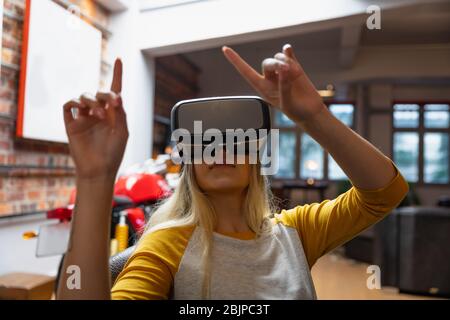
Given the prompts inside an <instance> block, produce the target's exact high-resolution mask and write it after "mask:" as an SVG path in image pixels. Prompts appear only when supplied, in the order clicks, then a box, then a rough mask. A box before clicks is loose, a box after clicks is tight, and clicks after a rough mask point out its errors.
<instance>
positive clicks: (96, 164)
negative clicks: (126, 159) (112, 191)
mask: <svg viewBox="0 0 450 320" xmlns="http://www.w3.org/2000/svg"><path fill="white" fill-rule="evenodd" d="M122 68H123V67H122V62H121V60H119V59H117V60H116V62H115V65H114V76H113V81H112V85H111V91H109V92H97V94H96V95H95V96H93V95H90V94H83V95H81V96H80V97H79V98H78V99H74V100H71V101H69V102H67V103H66V104H65V105H64V123H65V127H66V132H67V135H68V137H69V147H70V152H71V154H72V157H73V159H74V162H75V166H76V174H77V177H78V178H79V179H95V178H110V177H113V176H114V177H115V175H116V173H117V170H118V169H119V166H120V163H121V161H122V158H123V154H124V152H125V147H126V144H127V140H128V128H127V121H126V114H125V110H124V108H123V104H122V98H121V95H120V94H121V91H122ZM74 115H75V116H74Z"/></svg>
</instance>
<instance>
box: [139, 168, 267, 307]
mask: <svg viewBox="0 0 450 320" xmlns="http://www.w3.org/2000/svg"><path fill="white" fill-rule="evenodd" d="M273 212H274V208H273V204H272V193H271V191H270V188H269V183H268V181H267V178H266V176H263V175H261V174H260V165H259V164H254V165H250V177H249V185H248V187H247V194H246V197H245V204H244V215H245V218H246V221H247V224H248V226H249V228H250V229H251V230H252V231H253V232H254V233H255V234H256V237H257V238H258V237H260V236H262V235H265V234H268V233H271V231H272V224H271V223H270V217H271V215H272V213H273ZM182 226H199V227H201V241H202V245H203V248H204V249H203V254H202V264H203V268H204V269H203V270H204V279H203V286H202V296H203V298H204V299H208V298H209V297H210V280H211V252H212V249H213V248H212V247H213V241H212V239H213V232H214V229H215V226H216V213H215V211H214V208H213V206H212V204H211V202H210V201H209V199H208V196H207V194H205V193H204V192H203V191H202V190H201V189H200V187H199V185H198V183H197V180H196V178H195V173H194V167H193V165H191V164H187V165H185V166H184V168H183V170H182V173H181V178H180V183H179V185H178V186H177V188H176V189H175V191H174V193H173V194H172V195H171V196H170V197H168V198H167V199H166V200H164V201H163V202H162V203H161V204H160V205H159V206H158V207H157V209H156V210H155V211H154V213H153V214H152V216H151V218H150V220H149V222H148V224H147V226H146V228H145V232H144V233H151V232H154V231H157V230H161V229H167V228H173V227H182Z"/></svg>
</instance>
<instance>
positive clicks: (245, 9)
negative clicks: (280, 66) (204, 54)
mask: <svg viewBox="0 0 450 320" xmlns="http://www.w3.org/2000/svg"><path fill="white" fill-rule="evenodd" d="M419 2H422V3H423V1H415V0H389V1H386V0H381V1H380V0H379V1H376V4H378V5H380V6H381V7H382V8H393V7H397V6H411V5H414V4H416V3H419ZM372 4H374V3H373V1H370V0H333V1H329V0H314V1H298V0H277V1H273V0H245V1H243V0H215V1H201V2H197V3H193V4H190V5H184V6H175V7H170V8H165V9H161V10H152V11H144V12H143V14H142V15H141V16H140V24H141V27H142V30H145V32H147V36H146V37H143V38H142V39H141V44H140V47H141V48H142V49H144V50H148V51H149V52H151V53H152V54H158V55H163V54H168V53H174V52H186V51H191V50H199V49H205V48H211V47H214V46H219V45H222V44H224V43H228V44H236V43H242V42H246V41H249V40H250V39H251V40H252V41H254V40H258V39H270V38H273V37H280V36H285V35H289V34H298V33H304V32H311V31H312V30H315V29H317V28H324V27H325V24H326V25H327V27H330V26H331V25H333V24H336V23H338V22H337V21H335V20H334V19H338V18H342V17H351V16H354V17H356V18H357V19H358V17H357V16H358V15H359V16H360V17H359V19H361V17H362V18H364V17H367V16H366V9H367V7H368V6H369V5H372ZM364 19H365V18H364ZM318 21H321V24H320V25H319V24H316V23H315V22H318Z"/></svg>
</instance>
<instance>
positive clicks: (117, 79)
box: [111, 59, 123, 94]
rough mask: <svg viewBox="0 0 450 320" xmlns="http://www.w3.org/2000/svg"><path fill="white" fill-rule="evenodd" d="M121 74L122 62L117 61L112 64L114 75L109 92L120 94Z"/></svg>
mask: <svg viewBox="0 0 450 320" xmlns="http://www.w3.org/2000/svg"><path fill="white" fill-rule="evenodd" d="M122 72H123V65H122V60H120V59H117V60H116V62H115V63H114V75H113V80H112V84H111V91H112V92H114V93H117V94H119V93H121V92H122Z"/></svg>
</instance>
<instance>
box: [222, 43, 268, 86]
mask: <svg viewBox="0 0 450 320" xmlns="http://www.w3.org/2000/svg"><path fill="white" fill-rule="evenodd" d="M222 51H223V53H224V54H225V57H226V58H227V59H228V61H230V63H231V64H232V65H233V66H234V67H235V68H236V70H237V71H238V72H239V73H240V74H241V75H242V76H243V77H244V78H245V79H246V80H247V81H248V82H249V83H250V84H251V85H252V86H253V87H254V88H255V89H257V88H259V87H260V82H261V80H263V77H262V76H261V75H260V74H259V73H258V72H257V71H256V70H255V69H253V68H252V67H251V66H250V65H249V64H248V63H247V62H245V60H244V59H242V58H241V57H240V56H239V55H238V54H237V53H236V51H234V50H233V49H231V48H229V47H223V48H222Z"/></svg>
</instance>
